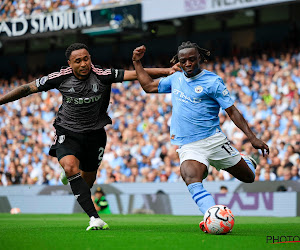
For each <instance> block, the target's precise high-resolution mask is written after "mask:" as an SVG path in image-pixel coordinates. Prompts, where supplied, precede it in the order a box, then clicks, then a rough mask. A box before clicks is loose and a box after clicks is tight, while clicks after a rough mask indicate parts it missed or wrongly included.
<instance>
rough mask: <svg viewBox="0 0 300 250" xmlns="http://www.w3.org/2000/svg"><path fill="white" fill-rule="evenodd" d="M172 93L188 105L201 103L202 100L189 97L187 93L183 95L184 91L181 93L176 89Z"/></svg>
mask: <svg viewBox="0 0 300 250" xmlns="http://www.w3.org/2000/svg"><path fill="white" fill-rule="evenodd" d="M172 93H173V94H174V95H176V96H179V98H177V99H178V100H179V101H181V102H184V103H188V102H191V103H200V102H201V98H196V97H189V96H187V95H186V94H185V93H183V92H182V91H180V90H178V89H174V91H173V92H172Z"/></svg>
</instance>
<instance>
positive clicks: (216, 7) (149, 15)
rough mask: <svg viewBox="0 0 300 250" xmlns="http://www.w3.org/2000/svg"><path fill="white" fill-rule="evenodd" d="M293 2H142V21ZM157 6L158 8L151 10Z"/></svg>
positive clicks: (173, 0) (238, 0)
mask: <svg viewBox="0 0 300 250" xmlns="http://www.w3.org/2000/svg"><path fill="white" fill-rule="evenodd" d="M294 1H295V0H172V4H171V5H170V0H144V1H143V5H142V7H143V21H144V22H152V21H157V20H165V19H171V18H178V17H184V16H194V15H203V14H208V13H217V12H223V11H229V10H235V9H244V8H251V7H257V6H262V5H268V4H276V3H283V2H294ZM153 6H159V8H153Z"/></svg>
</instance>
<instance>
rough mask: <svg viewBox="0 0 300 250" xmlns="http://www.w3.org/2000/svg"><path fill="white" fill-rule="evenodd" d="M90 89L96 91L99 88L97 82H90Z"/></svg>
mask: <svg viewBox="0 0 300 250" xmlns="http://www.w3.org/2000/svg"><path fill="white" fill-rule="evenodd" d="M92 90H93V91H94V92H95V93H96V92H97V91H98V90H99V86H98V85H97V83H93V84H92Z"/></svg>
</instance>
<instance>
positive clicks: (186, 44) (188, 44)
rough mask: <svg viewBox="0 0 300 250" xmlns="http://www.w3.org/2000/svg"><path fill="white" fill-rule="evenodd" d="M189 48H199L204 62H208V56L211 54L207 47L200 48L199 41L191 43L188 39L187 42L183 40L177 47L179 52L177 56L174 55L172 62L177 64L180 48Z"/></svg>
mask: <svg viewBox="0 0 300 250" xmlns="http://www.w3.org/2000/svg"><path fill="white" fill-rule="evenodd" d="M187 48H194V49H197V50H198V52H199V54H200V56H201V59H203V61H204V62H207V60H206V56H210V51H209V50H207V49H203V48H200V47H199V46H198V44H197V43H191V42H190V41H187V42H183V43H182V44H181V45H180V46H179V47H178V49H177V54H176V55H175V56H173V58H172V59H171V61H170V63H172V64H176V63H177V62H178V61H179V60H178V53H179V51H180V50H183V49H187Z"/></svg>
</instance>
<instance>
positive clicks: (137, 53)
mask: <svg viewBox="0 0 300 250" xmlns="http://www.w3.org/2000/svg"><path fill="white" fill-rule="evenodd" d="M145 52H146V47H145V46H144V45H142V46H140V47H137V48H136V49H135V50H134V51H133V54H132V61H139V60H141V59H142V58H143V56H144V54H145Z"/></svg>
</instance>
